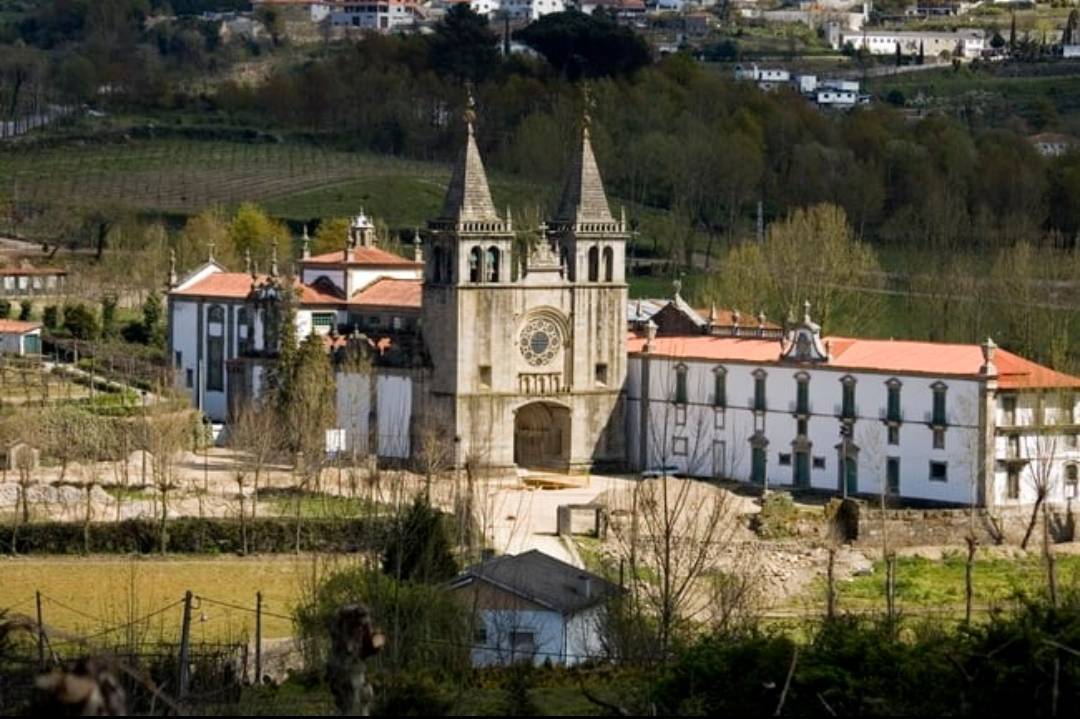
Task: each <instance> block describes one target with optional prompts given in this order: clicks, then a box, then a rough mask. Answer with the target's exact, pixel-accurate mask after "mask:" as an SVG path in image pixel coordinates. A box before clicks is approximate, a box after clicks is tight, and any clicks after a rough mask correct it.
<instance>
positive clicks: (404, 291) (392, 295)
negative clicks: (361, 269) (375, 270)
mask: <svg viewBox="0 0 1080 719" xmlns="http://www.w3.org/2000/svg"><path fill="white" fill-rule="evenodd" d="M422 287H423V280H401V279H395V278H392V277H380V278H379V279H377V280H375V281H374V282H372V283H371V284H369V285H368V286H367V287H364V288H363V289H362V290H360V291H359V292H357V293H356V294H354V295H353V296H352V298H351V299H350V300H349V304H350V305H364V306H367V307H406V308H409V309H415V310H419V309H420V301H421V300H420V297H421V289H422Z"/></svg>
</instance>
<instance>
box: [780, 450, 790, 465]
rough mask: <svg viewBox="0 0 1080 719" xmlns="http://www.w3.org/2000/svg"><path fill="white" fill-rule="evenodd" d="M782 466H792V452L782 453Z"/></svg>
mask: <svg viewBox="0 0 1080 719" xmlns="http://www.w3.org/2000/svg"><path fill="white" fill-rule="evenodd" d="M780 466H781V467H790V466H791V455H790V454H786V453H784V452H781V453H780Z"/></svg>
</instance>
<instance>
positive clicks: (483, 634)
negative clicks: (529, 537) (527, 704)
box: [450, 549, 619, 666]
mask: <svg viewBox="0 0 1080 719" xmlns="http://www.w3.org/2000/svg"><path fill="white" fill-rule="evenodd" d="M450 589H451V591H453V592H454V594H455V595H456V596H457V597H458V598H459V600H460V601H461V602H462V604H463V605H464V606H465V607H466V608H467V609H469V610H470V611H473V612H475V619H474V623H475V627H476V628H475V631H474V636H473V649H472V662H473V666H491V665H497V664H512V663H515V662H520V661H528V662H532V663H534V664H543V663H544V662H550V663H552V664H558V665H561V666H571V665H574V664H579V663H581V662H583V661H586V660H588V659H591V658H598V657H600V655H601V649H602V645H601V641H600V626H601V620H602V618H603V611H604V603H605V601H606V600H607V599H609V598H610V597H612V596H614V595H615V594H616V593H617V592H618V591H619V589H618V587H616V586H615V585H614V584H612V583H611V582H608V581H607V580H606V579H604V578H603V577H599V576H597V575H595V574H592V573H591V572H587V571H585V570H584V569H578V568H577V567H575V566H573V565H572V564H567V563H566V562H563V561H560V560H558V559H555V558H554V557H552V556H549V555H547V554H544V553H543V552H541V551H539V550H536V549H534V550H532V551H529V552H525V553H523V554H517V555H506V556H502V557H497V558H495V559H489V560H488V561H486V562H482V563H480V564H477V565H475V566H472V567H469V568H468V569H466V570H465V571H464V572H463V573H462V574H461V575H460V576H458V577H457V578H455V579H454V580H452V581H451V582H450Z"/></svg>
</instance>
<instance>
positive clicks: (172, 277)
mask: <svg viewBox="0 0 1080 719" xmlns="http://www.w3.org/2000/svg"><path fill="white" fill-rule="evenodd" d="M173 287H176V250H175V249H170V250H169V288H170V289H172V288H173Z"/></svg>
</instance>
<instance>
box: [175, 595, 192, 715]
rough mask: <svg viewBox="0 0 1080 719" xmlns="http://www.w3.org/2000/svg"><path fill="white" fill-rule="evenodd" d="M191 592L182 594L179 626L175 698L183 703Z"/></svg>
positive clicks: (189, 647) (189, 644)
mask: <svg viewBox="0 0 1080 719" xmlns="http://www.w3.org/2000/svg"><path fill="white" fill-rule="evenodd" d="M191 599H192V596H191V590H190V589H189V590H188V591H187V592H185V593H184V620H183V623H182V624H181V626H180V666H179V667H178V669H177V672H176V698H177V700H179V701H183V699H184V695H185V694H186V693H187V683H188V652H189V651H190V649H191Z"/></svg>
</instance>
